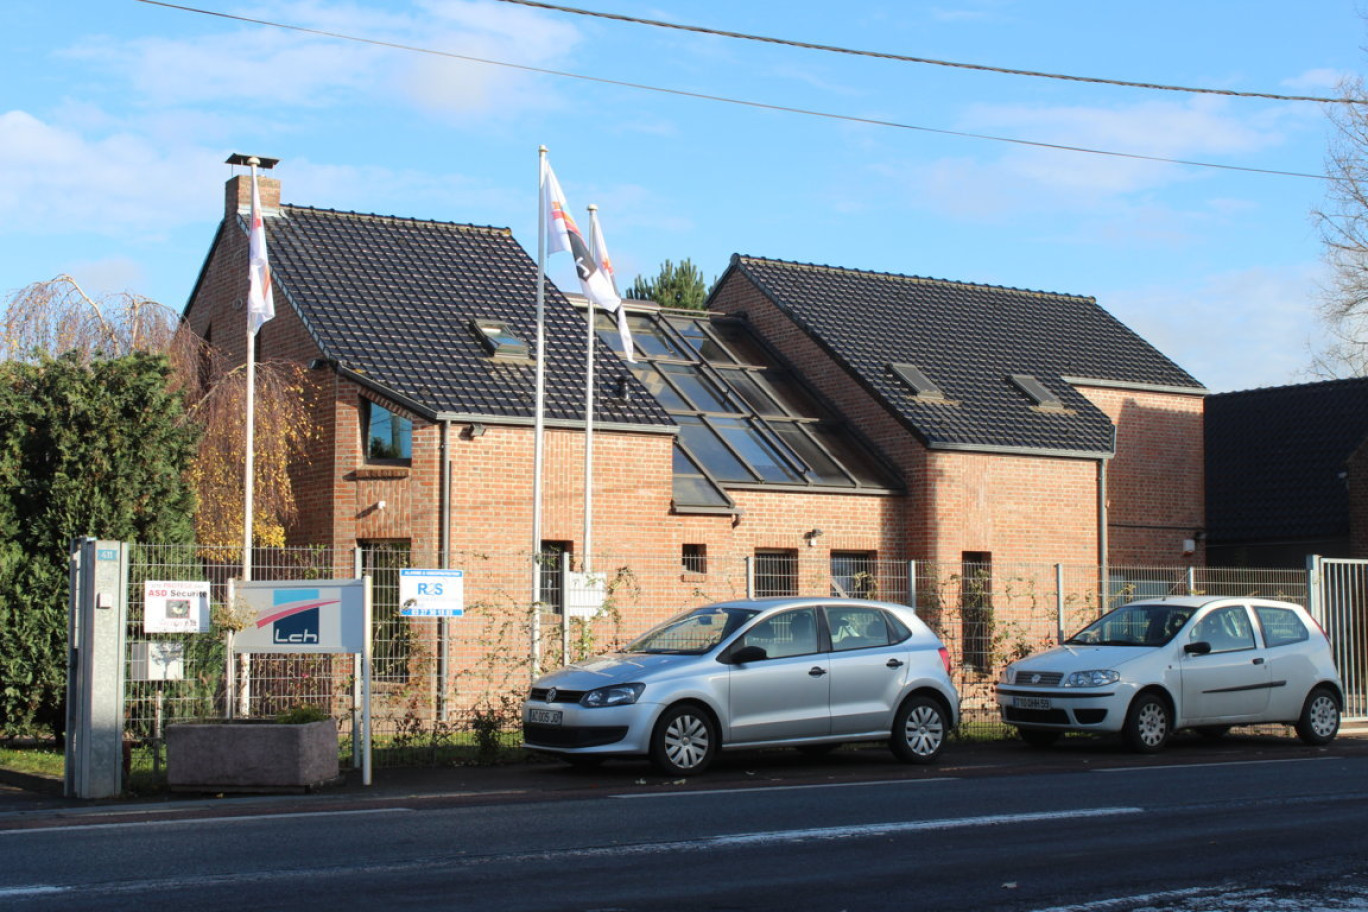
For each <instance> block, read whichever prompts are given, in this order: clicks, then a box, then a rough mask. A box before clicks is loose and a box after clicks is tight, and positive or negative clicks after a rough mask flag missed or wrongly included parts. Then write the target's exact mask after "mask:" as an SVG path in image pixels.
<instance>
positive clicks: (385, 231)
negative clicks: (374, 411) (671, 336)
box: [264, 206, 673, 426]
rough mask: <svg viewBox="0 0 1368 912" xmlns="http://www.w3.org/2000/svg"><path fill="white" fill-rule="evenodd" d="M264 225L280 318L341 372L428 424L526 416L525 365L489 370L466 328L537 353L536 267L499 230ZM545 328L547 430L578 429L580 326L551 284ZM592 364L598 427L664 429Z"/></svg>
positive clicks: (352, 217) (531, 383) (638, 399)
mask: <svg viewBox="0 0 1368 912" xmlns="http://www.w3.org/2000/svg"><path fill="white" fill-rule="evenodd" d="M264 221H265V226H266V237H267V248H268V250H269V251H270V257H271V270H272V273H273V277H274V279H275V287H276V289H277V301H276V306H277V308H279V307H280V306H281V304H282V303H283V302H282V300H281V298H282V297H283V298H284V299H285V300H287V301H288V302H289V305H290V306H293V307H294V308H295V309H296V310H297V311H298V312H299V314H300V316H301V317H302V318H303V320H304V323H305V325H306V326H307V327H308V329H309V331H310V332H311V333H312V334H313V336H314V339H315V341H316V342H317V343H318V346H319V348H320V349H322V351H323V353H324V355H325V356H326V357H327V358H329V359H331V360H333V361H335V362H336V363H337V364H338V366H339V367H340V368H341V369H343V370H344V371H346V372H348V373H350V374H352V375H355V376H356V377H357V378H358V379H361V380H362V381H363V382H367V383H371V384H374V385H375V386H376V387H377V388H379V389H381V390H383V391H385V392H388V393H391V394H395V395H397V396H399V397H402V398H403V399H406V400H408V402H409V405H410V407H416V408H417V409H418V410H419V411H420V412H426V413H428V416H429V417H436V416H439V415H440V416H443V417H451V418H456V417H461V416H486V417H490V418H500V417H504V418H514V419H522V418H531V417H532V416H533V412H534V398H535V376H534V370H535V368H534V366H533V365H532V364H530V363H514V362H508V361H496V360H493V359H491V358H490V357H489V356H488V355H487V354H486V352H485V350H484V347H483V344H482V343H481V341H480V340H479V338H478V337H477V336H476V335H475V332H474V330H472V328H471V325H470V322H471V320H473V319H476V318H479V319H486V320H496V321H501V322H503V323H505V324H506V325H507V326H508V327H509V328H510V329H511V330H512V331H513V332H514V333H515V334H517V335H518V336H519V337H521V338H522V339H523V340H524V341H526V342H527V344H528V346H529V348H532V347H534V346H535V342H536V315H535V293H536V282H537V264H536V262H535V261H534V260H533V259H532V258H531V257H529V256H528V255H527V253H526V252H525V251H524V250H523V249H522V247H521V246H520V245H519V244H518V243H517V242H516V241H515V240H514V239H513V236H512V234H511V233H510V232H509V231H508V230H507V229H503V228H485V227H478V226H473V225H458V224H452V223H448V222H432V221H419V220H415V219H404V218H393V217H388V216H379V215H363V214H359V213H355V212H338V211H333V210H328V209H312V208H306V207H300V206H282V207H281V209H280V214H279V215H278V216H277V217H274V218H272V217H268V218H266V219H265V220H264ZM544 325H545V333H546V342H547V345H546V347H547V361H546V367H545V370H546V379H545V390H546V410H545V415H546V418H547V420H580V421H582V420H583V418H584V366H585V365H584V362H585V354H584V346H585V336H586V328H585V324H584V318H583V316H582V315H580V314H579V313H578V312H577V311H576V310H575V308H574V307H573V306H572V305H571V304H570V302H569V301H568V300H567V299H566V298H565V296H564V295H563V294H561V292H560V291H559V290H557V289H556V288H555V286H554V285H552V284H551V283H550V282H548V283H547V286H546V294H545V302H544ZM596 342H597V340H596ZM595 357H596V361H595V377H596V386H597V387H598V392H597V404H596V406H595V420H596V421H602V422H606V423H619V424H646V425H665V426H672V425H673V422H672V421H671V419H670V418H669V416H668V415H666V414H665V412H664V410H663V409H661V408H660V406H659V405H658V404H657V403H656V402H655V400H654V399H653V398H652V397H651V396H650V395H649V394H647V393H646V391H645V390H644V389H643V388H641V387H640V386H638V385H636V381H635V380H634V379H633V378H631V376H630V372H629V371H628V370H626V369H625V366H624V365H623V364H622V362H621V360H620V359H619V358H618V357H617V356H616V355H615V354H614V353H613V352H612V351H611V350H610V349H608V348H607V347H606V346H604V345H602V344H601V343H598V351H597V353H596V356H595ZM620 377H626V378H627V380H626V381H625V382H627V383H628V384H629V385H630V386H631V389H632V391H633V395H631V396H630V397H628V398H626V399H623V398H619V397H617V396H616V395H615V393H616V392H617V389H618V383H619V378H620Z"/></svg>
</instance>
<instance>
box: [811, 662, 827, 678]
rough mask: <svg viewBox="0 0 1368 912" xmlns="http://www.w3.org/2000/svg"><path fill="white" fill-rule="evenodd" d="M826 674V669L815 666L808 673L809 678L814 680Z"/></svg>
mask: <svg viewBox="0 0 1368 912" xmlns="http://www.w3.org/2000/svg"><path fill="white" fill-rule="evenodd" d="M824 674H826V669H825V668H823V667H822V666H821V665H813V666H812V669H811V670H810V671H809V672H808V676H809V677H813V678H820V677H821V676H822V675H824Z"/></svg>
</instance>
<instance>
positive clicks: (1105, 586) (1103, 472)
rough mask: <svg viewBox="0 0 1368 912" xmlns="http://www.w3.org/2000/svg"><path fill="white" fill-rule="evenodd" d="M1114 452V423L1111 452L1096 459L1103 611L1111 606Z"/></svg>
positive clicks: (1100, 601) (1100, 602) (1100, 599)
mask: <svg viewBox="0 0 1368 912" xmlns="http://www.w3.org/2000/svg"><path fill="white" fill-rule="evenodd" d="M1115 454H1116V425H1114V424H1113V425H1112V426H1111V454H1110V455H1107V456H1103V457H1101V458H1100V459H1098V460H1097V572H1098V589H1097V591H1098V593H1099V599H1098V606H1099V607H1100V608H1101V610H1102V611H1103V612H1105V611H1106V610H1107V609H1108V608H1110V607H1111V604H1110V603H1111V568H1110V566H1109V565H1108V562H1107V554H1108V552H1109V551H1110V549H1111V544H1110V541H1109V539H1108V536H1107V461H1108V460H1109V459H1111V457H1112V456H1114V455H1115Z"/></svg>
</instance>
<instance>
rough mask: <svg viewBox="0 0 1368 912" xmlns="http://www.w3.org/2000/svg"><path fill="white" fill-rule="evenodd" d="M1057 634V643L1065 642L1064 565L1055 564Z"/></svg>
mask: <svg viewBox="0 0 1368 912" xmlns="http://www.w3.org/2000/svg"><path fill="white" fill-rule="evenodd" d="M1055 633H1056V635H1057V636H1058V639H1057V640H1056V642H1058V643H1062V642H1064V565H1063V564H1055Z"/></svg>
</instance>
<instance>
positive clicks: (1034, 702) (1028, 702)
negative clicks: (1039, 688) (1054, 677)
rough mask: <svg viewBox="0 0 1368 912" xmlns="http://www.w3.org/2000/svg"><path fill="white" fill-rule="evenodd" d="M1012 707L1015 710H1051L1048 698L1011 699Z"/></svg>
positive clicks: (1051, 705) (1051, 706) (1052, 706)
mask: <svg viewBox="0 0 1368 912" xmlns="http://www.w3.org/2000/svg"><path fill="white" fill-rule="evenodd" d="M1012 705H1013V706H1015V707H1016V708H1017V709H1053V708H1054V704H1052V703H1051V702H1050V698H1049V697H1012Z"/></svg>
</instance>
